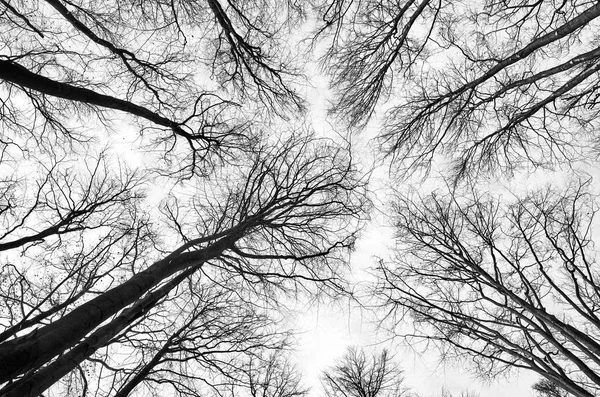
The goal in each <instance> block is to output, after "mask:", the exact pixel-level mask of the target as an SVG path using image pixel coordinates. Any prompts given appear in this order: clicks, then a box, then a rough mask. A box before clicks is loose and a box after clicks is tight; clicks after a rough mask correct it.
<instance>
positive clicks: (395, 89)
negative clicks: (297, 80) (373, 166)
mask: <svg viewBox="0 0 600 397" xmlns="http://www.w3.org/2000/svg"><path fill="white" fill-rule="evenodd" d="M321 13H322V15H323V19H324V22H323V23H322V25H321V27H320V29H319V30H318V32H317V35H318V37H325V38H328V40H329V41H328V48H329V49H328V51H327V53H326V55H325V57H324V59H323V62H324V70H325V71H326V72H327V73H329V74H330V76H331V86H332V87H333V88H334V90H335V91H336V93H337V95H336V98H335V99H334V101H333V105H332V108H331V110H332V112H333V113H334V114H337V115H339V116H340V120H341V121H342V122H345V123H346V124H347V125H349V126H350V127H362V126H364V124H365V123H366V122H367V121H368V120H369V119H370V118H371V116H372V115H373V112H374V109H375V107H376V106H378V105H383V108H384V110H386V114H385V117H384V122H383V124H384V129H383V131H382V132H381V134H380V135H379V139H380V141H379V142H380V144H381V145H382V147H383V148H384V150H385V151H387V153H389V154H391V155H392V156H393V157H394V158H395V159H396V160H399V161H400V162H401V164H402V167H401V168H402V169H404V170H416V169H425V170H429V167H430V166H431V164H432V161H433V160H434V159H435V158H439V156H446V157H447V158H448V159H449V160H450V161H451V162H452V164H453V167H454V168H453V172H454V175H453V176H455V177H456V176H458V177H460V176H466V175H470V176H474V175H477V173H478V172H480V171H490V170H500V171H503V172H509V173H510V172H512V171H514V170H515V168H516V167H517V166H519V165H520V164H522V163H523V162H525V163H529V164H532V165H534V166H549V165H552V164H554V163H555V162H556V161H557V160H566V161H571V160H572V159H573V156H575V155H577V154H578V153H581V152H580V150H584V149H586V148H587V146H588V145H590V144H591V145H593V144H594V143H593V142H595V141H596V130H597V120H598V95H597V94H598V81H599V76H600V74H599V73H598V72H599V70H600V63H599V60H600V58H599V57H600V49H599V48H598V46H597V40H596V32H597V30H598V26H599V25H598V16H600V5H599V4H598V2H596V1H589V0H582V1H576V0H569V1H527V0H524V1H521V0H518V1H516V0H515V1H512V0H506V1H495V0H486V1H482V2H477V3H473V2H470V1H462V0H456V1H433V0H423V1H412V0H406V1H383V2H381V1H352V0H330V1H322V2H321ZM386 102H387V103H386Z"/></svg>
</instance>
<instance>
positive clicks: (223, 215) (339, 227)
mask: <svg viewBox="0 0 600 397" xmlns="http://www.w3.org/2000/svg"><path fill="white" fill-rule="evenodd" d="M235 171H236V172H237V174H231V173H230V174H228V175H227V177H225V175H215V176H214V178H215V180H214V183H213V184H211V183H209V182H208V181H206V180H204V181H203V182H202V186H203V187H204V188H205V189H206V190H205V194H204V195H203V194H202V191H201V190H195V189H192V190H190V191H192V192H195V194H193V195H191V201H190V203H188V204H186V205H183V204H182V203H181V202H177V203H176V204H172V203H171V204H168V205H167V207H166V211H167V213H168V214H170V216H171V218H170V220H171V223H172V225H173V227H174V228H175V229H177V230H179V231H180V238H181V245H180V246H179V248H177V249H176V250H174V251H171V252H170V253H168V254H167V255H165V256H164V257H163V258H162V259H159V260H157V261H155V262H154V263H151V262H150V263H148V262H146V263H148V264H144V265H143V266H142V268H141V269H139V271H136V272H135V274H134V275H133V276H131V277H130V278H129V279H126V280H123V282H121V283H119V284H117V285H115V286H113V287H112V288H111V289H108V290H106V291H101V292H99V293H98V295H97V296H96V297H94V298H93V299H90V300H88V301H84V302H77V303H76V304H74V305H72V306H71V307H70V310H68V312H67V313H66V314H64V315H63V316H61V317H60V318H56V319H55V320H54V321H52V322H51V323H50V324H47V325H45V326H42V327H37V328H35V329H27V330H25V329H23V331H25V332H22V333H21V334H20V335H19V336H17V337H16V338H13V339H10V340H7V341H5V342H4V343H2V344H0V356H1V359H0V362H1V363H2V367H1V368H0V374H1V378H0V379H1V381H2V382H6V381H10V383H9V384H8V385H7V386H5V388H4V389H3V393H5V394H6V395H37V394H39V393H40V392H42V391H43V390H44V389H46V388H47V387H49V386H51V385H52V384H53V383H54V382H56V381H57V380H58V379H60V378H61V377H62V376H64V375H66V374H67V373H69V372H70V371H72V370H74V369H75V368H76V367H77V366H78V365H80V364H81V363H82V362H83V361H84V360H85V359H87V358H88V357H90V356H91V355H92V354H94V352H96V351H97V350H98V349H99V348H101V347H103V346H105V345H106V344H107V343H108V342H109V341H110V340H112V339H113V338H115V337H116V336H118V335H119V334H120V333H121V332H122V331H123V330H125V329H127V327H128V326H130V325H131V324H132V323H133V322H134V321H135V320H136V319H138V318H140V316H142V315H143V314H144V313H146V312H148V311H149V310H151V309H152V308H154V307H156V305H157V304H158V303H159V302H160V301H161V300H163V299H164V298H165V297H166V296H168V294H169V293H170V292H171V291H172V290H173V289H174V288H176V287H177V286H178V285H180V284H181V283H182V282H183V281H184V280H186V279H188V278H189V277H190V276H192V275H193V274H195V273H202V274H203V275H204V276H205V277H207V278H208V279H209V280H212V281H213V282H215V283H220V284H224V283H225V281H227V280H229V281H230V280H233V279H235V280H238V282H239V283H240V286H239V288H237V290H236V291H237V293H238V294H249V295H247V297H246V298H248V296H251V297H253V299H263V300H264V299H268V298H269V297H271V299H272V298H274V297H275V294H276V293H285V292H290V293H293V294H297V293H299V292H301V291H302V290H304V291H310V292H315V291H316V290H323V289H324V290H327V291H329V292H330V293H336V291H337V292H344V290H345V285H344V282H343V280H342V279H341V278H340V273H339V267H340V266H341V265H342V264H343V251H344V249H351V248H352V247H353V244H354V240H355V238H356V234H357V231H358V226H359V224H360V222H361V219H362V217H363V214H364V210H365V209H366V208H367V204H368V202H367V201H366V198H365V195H364V189H365V184H366V180H364V179H363V178H362V177H360V175H359V174H358V173H357V171H356V170H355V169H354V166H353V164H352V162H351V158H350V156H349V155H348V153H347V151H346V150H344V149H342V148H336V147H332V146H328V145H327V142H326V141H324V140H316V141H315V140H314V139H313V138H311V137H306V136H297V137H296V138H293V139H290V140H287V141H286V142H284V143H283V142H282V143H281V144H279V145H276V146H272V145H270V144H269V145H266V146H264V147H263V148H262V149H260V148H257V149H256V151H255V152H254V154H253V155H252V157H251V158H249V159H248V161H247V167H246V168H245V169H242V170H240V169H239V168H236V170H235ZM223 172H225V170H224V171H223ZM209 187H210V190H209ZM184 209H185V211H183V210H184ZM172 243H173V241H169V245H171V244H172ZM315 288H316V290H315ZM247 300H249V299H247Z"/></svg>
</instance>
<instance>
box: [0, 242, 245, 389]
mask: <svg viewBox="0 0 600 397" xmlns="http://www.w3.org/2000/svg"><path fill="white" fill-rule="evenodd" d="M237 239H238V237H237V233H234V234H233V235H232V236H229V237H224V238H222V239H220V240H218V241H217V242H215V243H213V244H210V245H208V246H207V247H206V248H204V249H201V250H197V251H193V252H185V253H180V254H177V255H173V254H171V255H169V256H167V257H166V258H164V259H162V260H160V261H158V262H156V263H154V264H153V265H152V266H150V267H149V268H148V269H146V270H144V271H143V272H140V273H138V274H136V275H135V276H133V277H131V278H130V279H129V280H127V281H126V282H124V283H123V284H121V285H119V286H117V287H115V288H113V289H111V290H109V291H107V292H105V293H103V294H102V295H99V296H98V297H96V298H94V299H92V300H90V301H89V302H86V303H84V304H82V305H81V306H79V307H77V308H75V309H74V310H73V311H71V312H70V313H68V314H67V315H65V316H64V317H62V318H61V319H59V320H57V321H55V322H53V323H51V324H48V325H46V326H45V327H42V328H38V329H36V330H34V331H32V332H30V333H29V334H27V335H24V336H21V337H19V338H16V339H13V340H10V341H6V342H4V343H2V344H1V345H0V383H3V382H6V381H8V380H11V379H13V378H14V377H16V376H18V375H20V374H23V373H25V372H27V371H29V370H31V369H35V368H39V367H40V366H41V365H43V364H45V363H46V362H48V361H49V360H51V359H52V358H53V357H55V356H57V355H58V354H60V353H63V352H64V351H65V350H67V349H69V348H71V347H73V346H75V345H76V344H77V343H78V342H79V341H80V340H81V339H82V338H83V337H85V336H86V335H87V334H88V333H89V332H91V331H93V330H94V329H95V328H96V327H97V326H98V325H100V324H102V322H104V321H105V320H107V319H108V318H110V317H111V316H113V315H115V314H116V313H118V312H119V311H120V310H122V309H124V308H125V307H127V306H128V305H130V304H132V303H133V302H135V301H136V300H137V299H139V298H140V297H142V296H143V295H144V294H145V293H147V292H148V291H149V290H150V289H151V288H152V287H154V286H156V285H157V284H158V283H160V282H161V281H163V280H165V279H166V278H168V277H170V276H172V275H173V274H175V273H177V272H179V271H181V270H184V269H187V268H189V267H192V266H199V265H201V264H202V263H204V262H206V261H208V260H210V259H214V258H216V257H217V256H218V255H220V254H221V253H222V252H223V251H225V250H226V249H228V248H230V247H232V246H233V244H234V243H235V241H236V240H237Z"/></svg>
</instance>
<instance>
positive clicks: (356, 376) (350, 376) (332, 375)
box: [321, 347, 409, 397]
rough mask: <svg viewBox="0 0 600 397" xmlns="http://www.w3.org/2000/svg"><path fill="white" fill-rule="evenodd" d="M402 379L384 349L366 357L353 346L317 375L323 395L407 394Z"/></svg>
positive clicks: (370, 396) (381, 396)
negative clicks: (331, 365) (319, 376)
mask: <svg viewBox="0 0 600 397" xmlns="http://www.w3.org/2000/svg"><path fill="white" fill-rule="evenodd" d="M402 381H403V378H402V370H401V369H400V368H399V366H398V364H396V363H394V362H393V361H392V357H391V356H390V354H389V352H388V351H387V350H383V351H382V352H381V353H380V354H374V355H373V356H371V357H369V356H367V354H366V353H365V352H364V350H358V349H356V348H354V347H350V348H348V351H347V352H346V354H345V355H344V356H343V357H342V358H341V359H340V360H339V361H338V362H337V363H336V364H335V365H333V367H331V368H330V369H327V370H325V371H323V374H322V376H321V384H322V385H323V390H324V392H325V395H326V396H327V397H378V396H379V397H386V396H389V397H400V396H408V395H409V394H408V391H407V390H406V388H405V387H404V386H403V385H402Z"/></svg>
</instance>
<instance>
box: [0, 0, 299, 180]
mask: <svg viewBox="0 0 600 397" xmlns="http://www.w3.org/2000/svg"><path fill="white" fill-rule="evenodd" d="M0 6H1V7H2V13H1V14H0V27H1V30H0V37H1V38H2V40H1V43H2V44H0V48H1V49H2V54H3V55H1V56H0V95H1V96H0V98H1V104H2V106H1V107H0V114H1V115H2V117H1V118H0V123H1V125H2V126H3V129H5V130H6V131H7V133H6V136H3V137H2V143H3V144H11V143H13V140H15V139H18V138H19V137H20V136H21V135H23V134H26V135H27V136H29V137H30V138H31V139H35V140H36V141H38V142H43V143H44V145H46V146H49V145H54V146H56V145H60V144H62V142H88V141H89V140H90V139H93V138H96V137H98V136H99V135H102V133H101V131H103V130H105V128H103V127H104V126H105V125H107V124H109V121H110V120H111V119H112V118H114V117H122V116H123V115H125V116H131V117H133V118H134V119H136V120H138V121H139V123H140V124H141V132H142V135H143V136H145V137H146V138H145V140H146V142H145V145H150V146H151V147H153V148H156V147H158V148H159V149H160V151H159V153H160V154H159V157H160V156H162V157H163V158H164V159H165V160H166V163H165V164H162V166H163V172H165V173H169V174H176V173H178V172H181V171H185V174H186V176H189V174H190V173H192V174H205V173H207V172H209V171H210V168H211V167H212V166H214V165H215V162H216V161H217V159H220V158H221V159H222V158H224V159H231V158H232V156H233V157H235V156H237V152H238V151H243V150H246V149H247V145H249V144H251V143H252V141H253V140H254V137H252V136H251V134H250V133H251V130H250V129H248V126H249V124H252V123H253V122H255V121H257V120H258V119H259V117H257V114H258V113H260V120H261V121H264V120H265V117H263V116H267V115H269V114H284V113H285V117H286V118H290V119H293V118H296V117H298V114H300V113H302V110H303V107H304V105H303V100H302V99H301V98H300V96H299V95H298V94H296V92H295V85H296V84H295V83H296V82H297V81H298V80H299V78H300V76H301V66H302V65H301V62H300V61H299V60H298V59H299V57H296V58H294V57H293V56H292V53H291V50H290V48H288V47H287V44H286V43H287V36H288V35H287V32H288V29H286V26H292V25H295V23H294V22H296V21H299V20H301V19H302V16H303V9H302V8H301V7H297V6H295V5H294V4H293V3H291V2H290V3H287V2H284V3H281V2H277V4H275V2H272V1H266V0H257V1H252V2H245V3H244V4H243V5H242V4H239V3H238V2H233V1H226V2H222V1H221V2H220V1H218V0H210V1H208V0H202V1H199V0H194V1H187V0H186V1H173V2H162V1H143V2H142V3H139V2H131V1H126V2H122V1H112V2H103V3H101V4H100V3H96V2H85V1H70V0H69V1H65V0H35V1H20V0H19V1H12V2H7V1H2V2H1V3H0ZM211 15H212V17H211ZM240 107H242V108H244V109H245V110H246V111H244V112H240ZM115 110H116V111H119V112H121V115H120V116H117V115H116V114H115V112H114V111H115ZM74 116H76V117H74ZM94 120H95V121H94ZM92 125H97V126H98V128H97V129H90V128H89V127H90V126H92ZM83 127H88V128H83ZM3 135H4V134H3ZM148 137H149V138H150V141H148ZM57 140H58V141H59V142H61V143H57ZM180 142H183V145H180ZM25 149H26V147H25Z"/></svg>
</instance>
